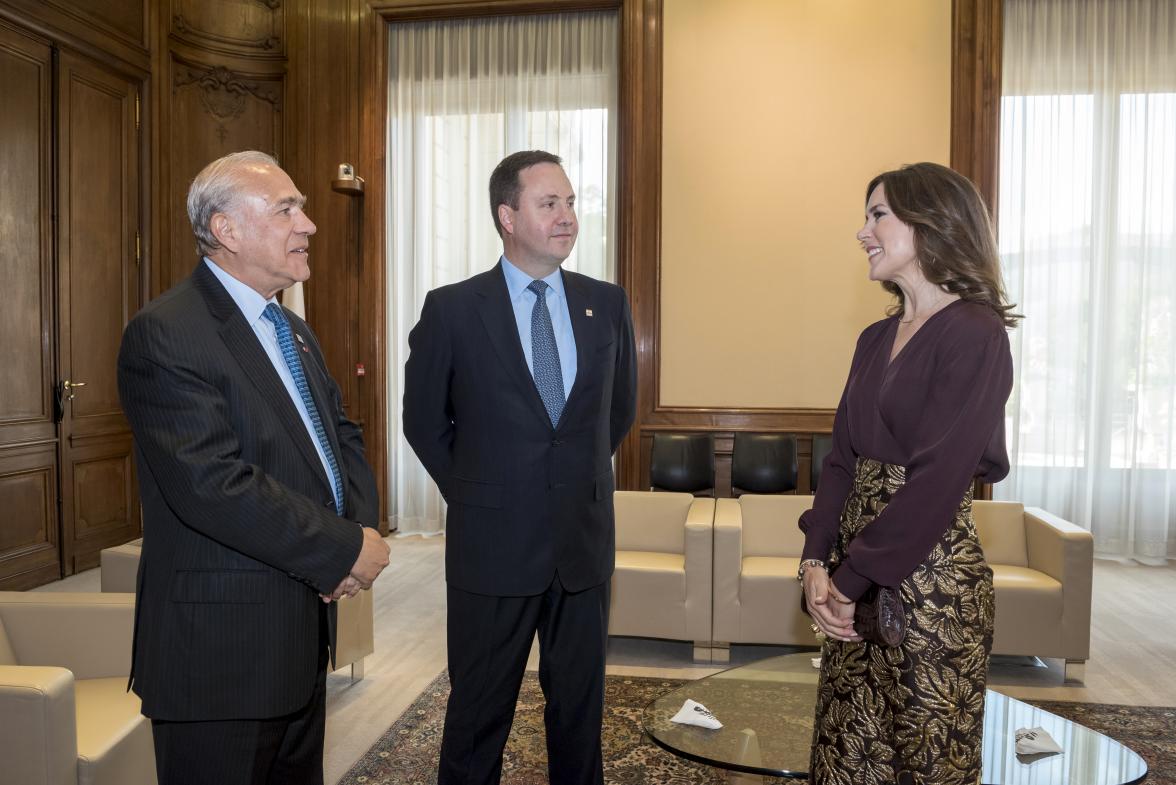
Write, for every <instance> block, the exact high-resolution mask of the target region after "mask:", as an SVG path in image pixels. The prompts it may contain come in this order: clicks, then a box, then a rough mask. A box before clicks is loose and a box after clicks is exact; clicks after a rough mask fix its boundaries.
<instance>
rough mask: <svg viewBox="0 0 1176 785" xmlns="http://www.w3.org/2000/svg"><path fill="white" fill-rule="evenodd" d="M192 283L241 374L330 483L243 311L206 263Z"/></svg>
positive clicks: (298, 416) (200, 267)
mask: <svg viewBox="0 0 1176 785" xmlns="http://www.w3.org/2000/svg"><path fill="white" fill-rule="evenodd" d="M192 279H193V282H194V283H195V284H196V288H197V289H198V290H199V291H200V293H201V294H202V295H203V296H204V300H205V302H207V303H208V309H209V311H210V312H211V313H212V315H213V317H215V318H216V319H217V321H219V322H220V323H221V326H220V329H219V331H218V332H219V333H220V337H221V340H222V341H224V342H225V346H227V347H228V349H229V353H230V354H231V355H232V356H233V359H234V360H236V361H237V365H238V366H239V367H240V368H241V372H242V373H243V374H244V375H245V377H246V378H248V379H249V380H250V381H251V382H252V383H253V385H254V386H255V387H257V390H258V392H260V393H261V394H262V396H263V397H264V398H265V400H267V401H269V402H270V403H271V405H272V406H273V407H274V409H276V410H277V415H278V418H279V419H280V420H282V421H283V422H285V423H289V424H291V425H292V426H296V427H288V428H287V431H288V432H289V434H290V438H291V439H293V440H294V444H295V445H296V446H297V447H298V451H299V452H300V453H302V457H303V458H305V459H306V462H307V463H308V464H309V465H310V466H311V467H312V468H313V469H314V471H315V474H316V475H317V476H320V477H322V478H323V481H324V482H326V481H327V478H326V476H325V474H324V472H323V463H322V461H320V460H319V457H318V453H317V452H316V451H315V449H314V444H313V443H312V442H311V441H310V434H309V433H307V431H306V428H305V426H304V425H303V423H302V416H301V415H300V414H298V409H297V407H295V406H294V401H292V400H290V393H289V392H288V391H287V390H286V386H285V385H284V384H282V379H281V377H279V376H278V372H277V371H275V370H274V365H273V363H272V362H270V358H269V355H268V354H266V353H265V350H264V349H263V348H261V342H260V341H258V339H257V335H256V334H255V333H254V332H253V328H252V327H250V326H249V325H248V323H246V321H245V317H244V316H243V315H242V314H241V309H240V308H238V307H237V304H236V303H235V302H233V298H232V297H230V296H229V293H228V292H227V291H225V287H223V286H221V283H220V281H218V280H217V279H216V276H215V275H213V274H212V272H211V271H210V270H209V269H208V267H207V265H205V263H204V262H203V261H201V262H199V263H198V264H197V266H196V271H195V272H194V273H193V274H192ZM320 411H321V410H320ZM337 454H338V453H336V455H337ZM328 487H329V484H328Z"/></svg>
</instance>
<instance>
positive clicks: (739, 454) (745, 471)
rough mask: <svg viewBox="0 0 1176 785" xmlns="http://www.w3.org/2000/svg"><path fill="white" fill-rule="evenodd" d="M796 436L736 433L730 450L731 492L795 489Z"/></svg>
mask: <svg viewBox="0 0 1176 785" xmlns="http://www.w3.org/2000/svg"><path fill="white" fill-rule="evenodd" d="M797 474H798V469H797V465H796V436H795V435H794V434H791V433H739V432H736V434H735V446H734V447H733V448H732V450H731V495H732V496H734V497H735V498H739V496H741V495H743V494H745V493H787V492H788V491H794V490H796V478H797Z"/></svg>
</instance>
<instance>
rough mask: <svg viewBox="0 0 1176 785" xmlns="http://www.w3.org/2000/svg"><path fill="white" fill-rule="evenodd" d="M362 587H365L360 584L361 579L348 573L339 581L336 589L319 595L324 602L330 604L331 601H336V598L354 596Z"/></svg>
mask: <svg viewBox="0 0 1176 785" xmlns="http://www.w3.org/2000/svg"><path fill="white" fill-rule="evenodd" d="M361 589H363V587H362V586H360V585H359V581H357V580H355V578H353V577H351V576H350V575H348V576H347V577H346V578H344V579H343V580H342V581H340V582H339V585H338V587H336V589H335V591H333V592H331V593H330V594H320V595H319V597H322V599H323V602H325V603H328V604H330V603H331V602H334V601H335V600H341V599H343V598H344V597H354V596H355V595H357V594H359V592H360V590H361Z"/></svg>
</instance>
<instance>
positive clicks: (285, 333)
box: [262, 303, 343, 515]
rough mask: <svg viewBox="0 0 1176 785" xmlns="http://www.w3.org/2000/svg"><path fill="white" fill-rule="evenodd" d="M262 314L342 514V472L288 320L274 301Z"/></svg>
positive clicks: (337, 509) (339, 511) (337, 506)
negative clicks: (269, 325) (320, 452)
mask: <svg viewBox="0 0 1176 785" xmlns="http://www.w3.org/2000/svg"><path fill="white" fill-rule="evenodd" d="M262 315H263V316H265V318H267V319H269V320H270V321H271V322H273V325H274V329H275V330H276V331H277V334H278V347H279V348H280V349H281V350H282V358H283V359H284V360H285V361H286V367H287V368H289V369H290V376H292V377H293V378H294V386H295V387H296V388H298V394H299V395H300V396H302V403H303V405H304V406H306V413H307V414H308V415H310V424H311V425H312V426H314V436H315V438H316V439H318V443H319V446H320V447H322V448H323V455H325V456H326V457H327V465H328V466H330V467H331V479H332V483H331V485H332V487H333V488H334V490H335V493H334V496H335V512H337V513H338V514H339V515H342V514H343V475H341V474H340V473H339V463H338V462H337V461H336V460H335V453H334V452H333V451H332V450H331V442H330V440H329V439H328V438H327V431H326V429H325V428H323V421H322V418H321V417H319V413H318V407H316V406H315V405H314V398H313V397H311V395H310V386H309V385H308V384H307V383H306V374H304V373H303V372H302V361H301V360H300V359H299V358H298V349H297V348H296V347H295V346H294V334H293V332H292V331H291V330H290V322H288V321H286V314H284V313H282V309H281V307H280V306H278V305H277V304H276V303H270V304H269V305H267V306H266V307H265V310H264V311H262Z"/></svg>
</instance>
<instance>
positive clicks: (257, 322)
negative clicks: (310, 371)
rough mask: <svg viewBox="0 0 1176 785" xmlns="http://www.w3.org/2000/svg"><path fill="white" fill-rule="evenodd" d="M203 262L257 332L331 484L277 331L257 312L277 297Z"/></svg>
mask: <svg viewBox="0 0 1176 785" xmlns="http://www.w3.org/2000/svg"><path fill="white" fill-rule="evenodd" d="M204 263H205V264H206V265H208V269H209V270H211V271H212V274H213V275H215V276H216V279H217V280H218V281H220V282H221V285H222V286H224V287H225V289H226V290H228V292H229V296H230V297H232V298H233V302H235V303H236V304H237V307H238V308H239V309H240V310H241V314H242V315H243V316H244V317H245V321H246V322H247V323H248V324H249V326H250V327H252V328H253V332H254V333H255V334H256V335H257V340H258V341H260V342H261V348H262V349H265V353H266V355H267V356H268V357H269V359H270V362H271V363H272V364H273V366H274V370H275V371H277V372H278V378H280V379H281V380H282V386H283V387H285V388H286V392H287V394H289V396H290V400H291V401H292V402H293V403H294V408H296V409H297V410H298V416H299V417H301V418H302V424H303V425H305V426H306V433H307V434H308V435H309V436H310V443H311V444H313V445H314V450H315V452H317V453H318V457H319V461H321V462H322V464H323V472H324V474H325V477H326V480H327V485H328V486H330V487H331V488H334V487H335V481H334V479H333V475H332V474H331V465H330V464H329V463H327V454H326V453H325V452H323V447H322V445H321V444H319V440H318V437H316V436H315V435H314V426H313V425H312V424H311V422H310V414H309V413H308V412H307V411H306V404H304V403H303V402H302V396H301V395H299V394H298V388H297V387H296V386H294V377H293V376H291V375H290V368H289V367H288V366H287V365H286V359H285V358H284V357H282V349H281V347H280V346H278V332H277V330H276V329H275V328H274V325H273V322H271V321H270V320H269V319H266V318H265V317H264V316H262V315H261V314H262V311H264V310H265V307H266V306H267V305H269V304H270V303H276V302H278V300H277V298H276V297H275V298H273V299H272V300H267V299H265V298H264V297H262V296H261V295H260V294H258V292H257V291H256V290H255V289H253V288H251V287H249V286H246V285H245V284H243V283H241V282H240V281H238V280H237V279H236V278H234V277H233V276H231V275H229V274H228V273H226V272H225V271H224V270H222V269H221V268H220V267H218V266H217V264H216V262H214V261H212V260H211V259H209V258H208V257H207V256H206V257H204ZM291 327H293V325H291ZM328 414H329V413H324V412H319V417H322V418H324V419H325V418H326V416H327V415H328ZM335 457H336V458H338V457H339V456H337V455H336V456H335Z"/></svg>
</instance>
